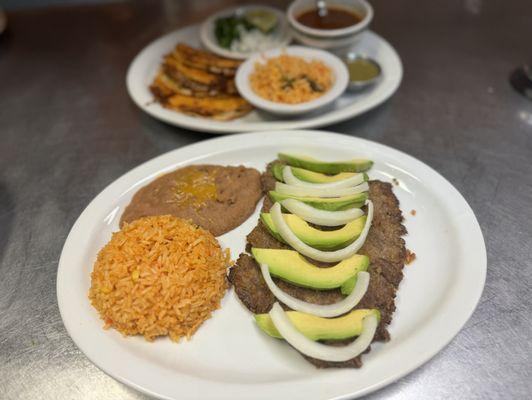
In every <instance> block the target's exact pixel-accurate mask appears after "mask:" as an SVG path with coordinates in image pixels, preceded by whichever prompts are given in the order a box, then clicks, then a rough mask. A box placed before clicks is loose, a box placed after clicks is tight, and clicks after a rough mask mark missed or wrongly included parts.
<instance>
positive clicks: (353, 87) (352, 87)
mask: <svg viewBox="0 0 532 400" xmlns="http://www.w3.org/2000/svg"><path fill="white" fill-rule="evenodd" d="M343 59H344V62H345V63H346V65H347V63H348V62H349V61H355V60H365V61H368V62H370V63H371V64H373V65H374V66H376V67H377V69H378V70H379V74H378V75H377V76H376V77H374V78H371V79H367V80H365V81H352V80H351V76H349V83H348V85H347V89H348V90H349V91H358V90H362V89H365V88H367V87H369V86H372V85H374V84H375V83H377V82H378V81H379V80H380V79H381V78H382V68H381V65H380V64H379V63H378V62H377V61H375V60H374V59H373V58H371V57H368V56H366V55H364V54H359V53H354V52H349V53H347V54H346V55H345V56H344V57H343Z"/></svg>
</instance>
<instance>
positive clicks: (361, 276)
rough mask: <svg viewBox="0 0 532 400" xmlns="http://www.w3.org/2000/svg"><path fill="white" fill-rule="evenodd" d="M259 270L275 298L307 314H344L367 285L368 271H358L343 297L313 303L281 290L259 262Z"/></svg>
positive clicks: (356, 301)
mask: <svg viewBox="0 0 532 400" xmlns="http://www.w3.org/2000/svg"><path fill="white" fill-rule="evenodd" d="M260 270H261V272H262V276H263V277H264V280H265V281H266V285H268V288H269V289H270V291H271V292H272V293H273V295H274V296H275V298H276V299H277V300H279V301H280V302H282V303H284V304H286V305H287V306H288V307H290V308H291V309H292V310H295V311H301V312H304V313H307V314H312V315H315V316H317V317H325V318H327V317H337V316H338V315H342V314H345V313H346V312H349V311H351V310H352V309H353V307H355V306H356V305H357V304H358V303H359V302H360V300H362V297H364V295H365V294H366V291H367V290H368V286H369V273H368V272H366V271H360V272H359V273H358V274H357V283H356V284H355V288H354V289H353V291H352V292H351V293H350V294H349V296H347V297H346V298H345V299H343V300H341V301H339V302H338V303H334V304H325V305H323V304H314V303H307V302H306V301H303V300H299V299H297V298H295V297H293V296H290V295H289V294H288V293H286V292H283V291H282V290H281V288H279V286H277V285H276V284H275V282H274V281H273V279H272V277H271V275H270V270H269V269H268V265H266V264H261V265H260Z"/></svg>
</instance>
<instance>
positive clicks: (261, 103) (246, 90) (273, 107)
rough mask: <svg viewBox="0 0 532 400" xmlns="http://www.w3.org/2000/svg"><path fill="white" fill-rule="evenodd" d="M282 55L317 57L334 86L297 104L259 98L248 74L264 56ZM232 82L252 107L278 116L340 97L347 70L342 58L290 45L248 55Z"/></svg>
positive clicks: (312, 108)
mask: <svg viewBox="0 0 532 400" xmlns="http://www.w3.org/2000/svg"><path fill="white" fill-rule="evenodd" d="M281 54H289V55H292V56H298V57H302V58H304V59H305V60H307V61H311V60H319V61H321V62H323V63H324V64H325V65H327V67H329V68H330V69H331V70H332V73H333V75H334V83H333V86H332V87H331V88H330V89H329V90H328V91H327V92H326V93H325V94H323V96H320V97H318V98H317V99H314V100H310V101H307V102H305V103H299V104H285V103H276V102H273V101H269V100H266V99H264V98H262V97H260V96H259V95H258V94H256V93H255V92H254V91H253V89H252V88H251V85H250V83H249V76H250V75H251V73H252V72H253V70H254V69H255V64H256V63H264V62H265V61H266V59H268V58H273V57H277V56H279V55H281ZM235 83H236V87H237V89H238V91H239V93H240V94H241V95H242V97H244V98H245V99H246V100H247V101H249V102H250V103H251V104H253V105H254V106H255V107H257V108H259V109H262V110H265V111H268V112H270V113H273V114H278V115H296V114H303V113H307V112H310V111H314V110H317V109H318V108H321V107H323V106H325V105H327V104H330V103H332V102H333V101H334V100H336V99H337V98H338V97H340V96H341V95H342V93H343V92H344V91H345V89H346V88H347V84H348V83H349V72H348V71H347V67H346V66H345V64H344V62H343V61H342V60H341V59H339V58H338V57H336V56H335V55H333V54H331V53H329V52H327V51H323V50H318V49H311V48H308V47H302V46H290V47H286V48H280V49H273V50H269V51H265V52H262V53H260V54H256V55H254V56H252V57H250V58H249V59H248V60H247V61H246V62H244V63H243V64H242V65H241V66H240V67H239V68H238V71H237V73H236V77H235Z"/></svg>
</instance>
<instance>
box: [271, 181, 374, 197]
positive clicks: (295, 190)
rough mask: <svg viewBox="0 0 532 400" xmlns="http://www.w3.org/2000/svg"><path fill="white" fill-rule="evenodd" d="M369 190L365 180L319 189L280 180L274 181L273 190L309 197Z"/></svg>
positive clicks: (332, 195) (341, 194) (339, 195)
mask: <svg viewBox="0 0 532 400" xmlns="http://www.w3.org/2000/svg"><path fill="white" fill-rule="evenodd" d="M368 190H369V185H368V183H367V182H363V183H361V184H360V185H357V186H353V187H347V188H337V189H319V188H311V187H301V186H294V185H287V184H286V183H282V182H275V191H276V192H277V193H280V194H284V195H288V196H309V197H310V196H311V197H327V198H328V197H342V196H352V195H355V194H359V193H362V192H367V191H368Z"/></svg>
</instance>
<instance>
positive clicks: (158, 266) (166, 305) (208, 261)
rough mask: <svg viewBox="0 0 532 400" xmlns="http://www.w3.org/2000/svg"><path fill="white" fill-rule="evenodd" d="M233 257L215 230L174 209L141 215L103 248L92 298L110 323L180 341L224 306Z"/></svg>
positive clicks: (107, 325) (150, 336)
mask: <svg viewBox="0 0 532 400" xmlns="http://www.w3.org/2000/svg"><path fill="white" fill-rule="evenodd" d="M230 263H231V261H230V255H229V249H226V250H225V251H222V249H221V248H220V245H219V243H218V242H217V240H216V239H215V238H214V236H213V235H212V234H211V233H210V232H208V231H206V230H204V229H202V228H199V227H197V226H195V225H193V224H191V223H189V222H187V221H185V220H182V219H180V218H176V217H173V216H170V215H165V216H155V217H145V218H141V219H138V220H136V221H134V222H132V223H130V224H126V225H125V226H124V227H123V228H122V229H121V230H120V231H118V232H115V233H114V234H113V236H112V238H111V240H110V241H109V243H107V245H105V247H104V248H103V249H102V250H100V252H99V253H98V258H97V260H96V262H95V264H94V270H93V272H92V285H91V288H90V290H89V299H90V301H91V303H92V305H93V306H94V307H95V308H96V309H97V310H98V312H99V313H100V316H101V318H102V319H103V320H104V321H105V326H104V328H105V329H107V328H110V327H112V328H115V329H117V330H118V331H120V332H121V333H122V334H124V335H143V336H144V338H145V339H146V340H148V341H151V340H153V339H154V338H155V337H157V336H163V335H168V336H169V337H170V339H172V340H174V341H179V340H180V339H181V338H182V337H186V338H190V337H191V336H192V335H193V334H194V332H195V331H196V330H197V329H198V328H199V327H200V325H201V324H202V323H203V322H204V321H205V320H206V319H208V318H209V317H210V316H211V313H212V312H213V311H214V310H216V309H218V308H219V307H220V300H221V298H222V297H223V296H224V293H225V291H226V289H227V278H226V272H227V267H228V266H229V265H230Z"/></svg>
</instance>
